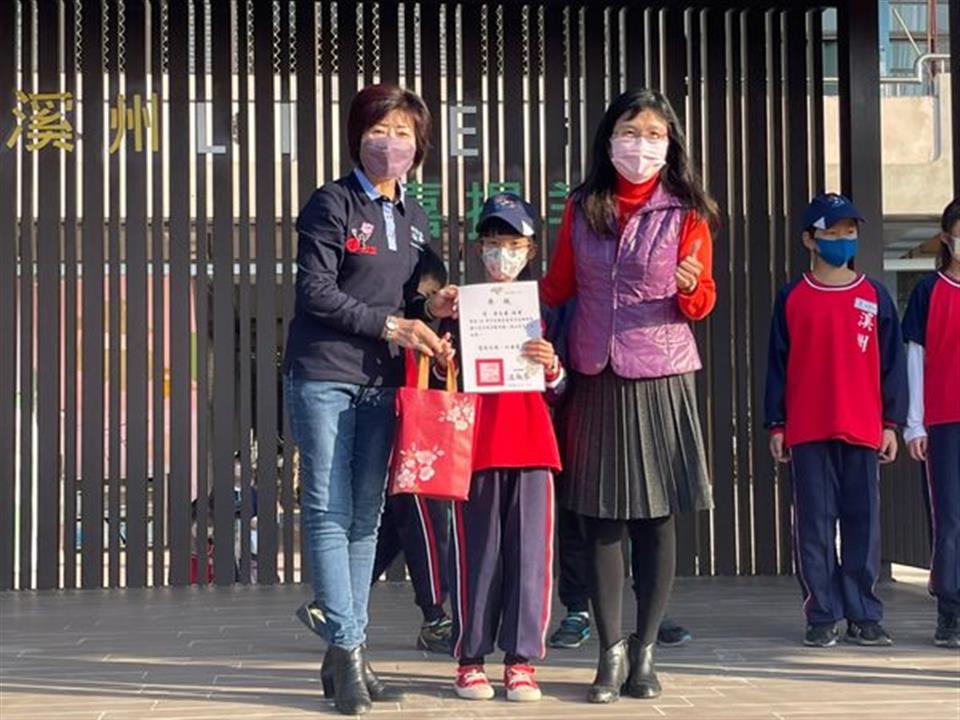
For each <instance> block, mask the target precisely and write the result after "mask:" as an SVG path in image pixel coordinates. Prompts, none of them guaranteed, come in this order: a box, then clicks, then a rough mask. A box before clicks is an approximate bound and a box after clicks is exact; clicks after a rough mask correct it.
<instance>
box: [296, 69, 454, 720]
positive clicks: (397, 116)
mask: <svg viewBox="0 0 960 720" xmlns="http://www.w3.org/2000/svg"><path fill="white" fill-rule="evenodd" d="M429 125H430V113H429V111H428V110H427V107H426V106H425V105H424V103H423V101H422V100H421V99H420V98H419V97H418V96H417V95H416V94H414V93H412V92H410V91H407V90H403V89H401V88H398V87H395V86H390V85H373V86H370V87H367V88H365V89H364V90H363V91H362V92H360V93H359V94H358V95H357V97H356V98H355V99H354V101H353V103H352V105H351V107H350V117H349V122H348V127H347V135H348V141H349V147H350V156H351V158H352V160H353V162H354V163H355V164H356V168H355V169H354V170H353V171H352V172H351V173H350V174H348V175H346V176H344V177H342V178H340V179H338V180H335V181H334V182H331V183H328V184H327V185H324V186H323V187H322V188H320V189H319V190H317V191H316V192H314V193H313V196H312V197H311V198H310V200H309V201H308V202H307V204H306V205H305V206H304V208H303V209H302V210H301V212H300V217H299V218H298V220H297V232H298V236H299V245H298V251H297V287H296V293H297V295H296V311H295V315H294V318H293V321H292V323H291V325H290V334H289V339H288V342H287V354H286V359H285V375H286V387H287V405H288V409H289V414H290V422H291V429H292V431H293V435H294V438H295V440H296V442H297V444H298V446H299V447H300V476H301V488H302V491H301V509H302V512H303V527H304V537H305V544H306V546H307V548H308V559H309V562H310V570H311V576H312V578H313V591H314V595H315V602H316V605H317V607H318V608H319V609H320V612H321V613H322V617H323V622H322V623H320V625H319V631H320V633H321V634H322V635H323V636H324V638H325V639H326V640H327V642H328V643H329V649H328V651H327V655H326V657H325V658H324V665H323V669H322V673H321V674H322V680H323V687H324V692H325V693H326V694H327V695H328V696H330V695H331V694H332V695H333V696H334V698H335V700H336V706H337V709H338V710H340V712H342V713H345V714H350V715H352V714H358V713H364V712H368V711H369V710H370V707H371V700H381V699H387V697H388V695H389V694H388V693H387V692H386V690H385V688H384V687H383V685H382V684H381V683H380V682H379V681H378V680H377V678H376V676H375V675H374V674H373V671H372V670H371V668H370V665H369V663H368V662H367V658H366V645H365V643H366V628H367V605H368V599H369V591H370V574H371V572H372V570H373V563H374V556H375V553H376V546H377V527H378V524H379V521H380V514H381V512H382V509H383V498H384V490H385V485H386V477H387V463H388V461H389V458H390V452H391V449H392V445H393V433H394V394H395V388H397V387H398V386H399V385H401V384H402V382H403V377H404V372H403V354H402V352H400V348H413V349H415V350H418V351H420V352H424V353H426V354H427V355H430V356H434V355H447V354H449V352H450V347H449V344H448V343H446V342H444V341H443V340H441V339H440V338H439V337H437V335H436V334H435V333H434V332H433V331H432V330H431V329H430V328H429V327H428V326H427V325H426V323H425V322H423V321H424V320H430V319H432V318H443V317H451V316H452V315H453V314H454V309H455V304H456V298H457V290H456V288H453V287H448V288H445V289H443V290H441V291H440V292H438V293H436V294H434V295H433V296H431V298H430V299H429V300H427V299H425V298H424V297H422V296H420V295H418V294H417V285H418V280H419V270H420V263H421V258H422V257H423V253H424V249H425V248H426V247H427V244H428V241H429V234H428V233H429V227H430V223H429V220H428V218H427V215H426V213H425V212H424V210H423V208H421V207H420V205H418V204H417V202H416V201H415V200H414V199H413V198H411V197H409V196H406V195H405V194H404V191H403V186H402V185H401V180H402V179H403V178H404V177H405V176H406V174H407V173H408V172H409V171H410V170H411V169H412V168H414V167H416V166H417V165H419V164H420V163H421V162H422V160H423V157H424V154H425V153H426V150H427V145H428V137H429ZM391 699H395V696H391Z"/></svg>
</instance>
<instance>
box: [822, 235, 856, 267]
mask: <svg viewBox="0 0 960 720" xmlns="http://www.w3.org/2000/svg"><path fill="white" fill-rule="evenodd" d="M814 239H815V240H816V241H817V250H818V251H819V252H820V257H822V258H823V260H824V262H827V263H830V264H831V265H833V266H834V267H844V266H846V265H847V263H849V262H850V261H851V260H853V259H854V258H855V257H856V256H857V236H856V235H848V236H847V237H842V238H837V239H836V240H826V239H824V238H814Z"/></svg>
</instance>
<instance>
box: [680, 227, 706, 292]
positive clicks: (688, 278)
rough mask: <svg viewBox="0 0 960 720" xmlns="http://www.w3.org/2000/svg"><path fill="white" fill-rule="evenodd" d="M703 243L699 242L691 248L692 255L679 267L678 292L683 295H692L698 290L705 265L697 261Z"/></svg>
mask: <svg viewBox="0 0 960 720" xmlns="http://www.w3.org/2000/svg"><path fill="white" fill-rule="evenodd" d="M701 244H702V242H701V241H700V240H697V241H695V242H694V243H693V247H692V248H690V254H689V255H687V256H686V257H685V258H684V259H683V260H682V261H681V263H680V264H679V265H677V272H676V274H675V277H676V281H677V290H679V291H680V292H682V293H692V292H693V291H694V290H696V289H697V284H698V283H699V282H700V276H701V275H702V274H703V263H702V262H700V261H699V260H698V259H697V253H698V252H700V246H701Z"/></svg>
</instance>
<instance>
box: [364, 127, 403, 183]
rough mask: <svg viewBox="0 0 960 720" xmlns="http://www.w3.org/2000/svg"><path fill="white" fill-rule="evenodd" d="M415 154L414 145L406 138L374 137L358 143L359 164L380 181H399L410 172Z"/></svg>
mask: <svg viewBox="0 0 960 720" xmlns="http://www.w3.org/2000/svg"><path fill="white" fill-rule="evenodd" d="M416 154H417V145H416V143H414V142H413V141H412V140H408V139H407V138H397V137H375V138H367V139H366V140H364V141H363V142H362V143H360V164H361V165H363V169H364V170H365V171H366V173H367V174H368V175H372V176H374V177H376V178H380V179H382V180H399V179H400V178H402V177H403V176H404V175H406V174H407V173H408V172H410V168H411V167H413V158H414V156H416Z"/></svg>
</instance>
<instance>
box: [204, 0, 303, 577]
mask: <svg viewBox="0 0 960 720" xmlns="http://www.w3.org/2000/svg"><path fill="white" fill-rule="evenodd" d="M231 5H232V3H226V2H219V3H213V4H212V5H211V13H212V15H211V21H212V25H213V27H214V28H229V27H230V25H231V20H232V17H231V15H232V13H231ZM284 15H286V14H285V13H284ZM232 39H233V35H232V33H229V32H226V31H220V32H214V33H213V34H212V37H211V38H210V39H209V42H210V44H211V74H212V76H213V143H214V145H217V146H222V147H223V148H224V152H222V153H219V154H217V155H214V156H213V497H214V510H213V512H214V520H213V525H214V533H213V535H214V556H213V564H214V580H215V581H216V583H217V585H227V584H230V583H233V582H234V579H235V577H234V560H235V558H234V547H233V546H234V528H233V518H234V509H233V508H234V502H233V485H234V470H233V467H234V462H233V454H234V439H235V438H236V433H235V432H234V412H235V410H234V393H235V392H236V386H235V384H234V360H235V357H236V355H235V353H236V348H235V347H234V312H233V310H234V305H233V288H234V285H233V137H232V120H233V107H232V104H231V101H232V98H233V70H232V55H231V51H232V48H231V45H232Z"/></svg>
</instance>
